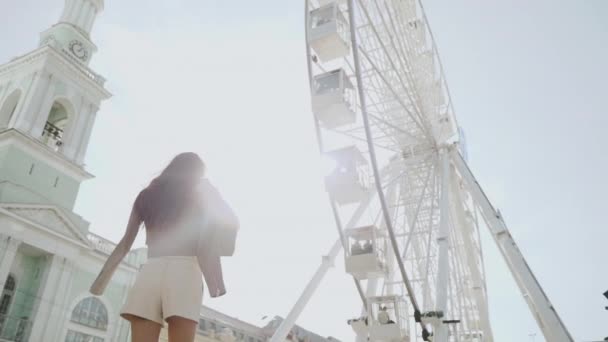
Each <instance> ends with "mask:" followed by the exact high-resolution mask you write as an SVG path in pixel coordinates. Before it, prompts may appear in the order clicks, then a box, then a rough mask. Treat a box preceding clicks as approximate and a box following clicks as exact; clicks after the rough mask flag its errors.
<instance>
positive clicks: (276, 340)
mask: <svg viewBox="0 0 608 342" xmlns="http://www.w3.org/2000/svg"><path fill="white" fill-rule="evenodd" d="M374 196H375V193H374V192H373V191H371V192H369V193H368V195H367V198H365V199H364V200H363V201H362V202H361V203H360V204H359V206H358V207H357V210H355V213H354V214H353V215H352V217H351V218H350V220H349V221H348V223H347V224H346V228H351V227H352V226H353V225H355V224H356V223H357V222H358V221H359V219H360V218H361V215H363V213H364V212H365V210H366V209H367V207H368V206H369V204H370V202H371V201H372V199H373V198H374ZM340 250H342V239H341V238H338V241H336V242H335V243H334V245H333V246H332V247H331V249H330V251H329V253H328V254H327V255H326V256H323V261H322V262H321V266H319V269H317V272H315V274H314V275H313V277H312V279H311V280H310V281H309V282H308V284H307V285H306V288H304V291H303V292H302V294H301V295H300V298H298V300H297V301H296V304H295V305H294V306H293V308H292V309H291V311H290V312H289V314H288V315H287V317H285V319H284V320H283V322H281V324H280V325H279V327H278V328H277V330H276V331H275V332H274V334H273V335H272V337H271V338H270V340H269V342H285V338H287V335H288V334H289V332H290V331H291V328H293V326H294V325H295V324H296V321H297V320H298V317H300V314H301V313H302V311H303V310H304V308H305V307H306V305H307V304H308V302H309V301H310V299H311V298H312V296H313V295H314V293H315V291H316V290H317V288H318V287H319V285H321V281H322V280H323V278H324V277H325V274H327V271H328V270H329V269H330V268H331V267H333V266H334V263H335V260H336V257H337V256H338V253H340Z"/></svg>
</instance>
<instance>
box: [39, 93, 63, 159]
mask: <svg viewBox="0 0 608 342" xmlns="http://www.w3.org/2000/svg"><path fill="white" fill-rule="evenodd" d="M69 118H70V117H69V115H68V111H67V109H66V108H65V106H64V105H63V104H61V103H60V102H58V101H56V102H55V103H53V106H52V107H51V111H50V112H49V116H48V119H47V120H46V124H45V125H44V130H43V131H42V137H43V141H44V142H45V143H46V144H47V145H48V146H50V147H51V148H53V149H54V150H58V149H59V148H60V147H61V145H63V135H64V132H65V129H66V127H67V124H68V120H69Z"/></svg>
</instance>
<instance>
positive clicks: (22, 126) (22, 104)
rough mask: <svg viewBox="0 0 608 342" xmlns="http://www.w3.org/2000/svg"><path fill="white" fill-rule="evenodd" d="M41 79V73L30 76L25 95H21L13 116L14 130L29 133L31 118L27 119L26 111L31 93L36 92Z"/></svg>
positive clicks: (30, 99) (27, 113)
mask: <svg viewBox="0 0 608 342" xmlns="http://www.w3.org/2000/svg"><path fill="white" fill-rule="evenodd" d="M41 79H42V73H41V72H40V71H37V72H34V73H33V74H32V80H31V81H30V85H29V86H28V87H27V89H26V90H25V94H23V97H22V98H21V100H19V104H18V105H17V108H16V109H15V113H14V114H13V115H14V116H15V118H16V121H15V128H17V129H19V130H21V131H22V132H25V133H27V132H28V131H29V128H30V125H31V118H30V117H29V112H28V111H27V110H26V109H27V107H29V106H30V102H31V101H32V93H35V92H36V89H37V88H38V84H39V83H40V80H41Z"/></svg>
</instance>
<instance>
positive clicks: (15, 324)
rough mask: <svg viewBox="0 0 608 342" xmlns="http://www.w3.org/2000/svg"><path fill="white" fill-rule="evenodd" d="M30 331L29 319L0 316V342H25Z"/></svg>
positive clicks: (30, 322) (30, 323)
mask: <svg viewBox="0 0 608 342" xmlns="http://www.w3.org/2000/svg"><path fill="white" fill-rule="evenodd" d="M31 330H32V321H30V320H29V317H14V316H8V315H0V341H11V342H25V341H27V340H28V338H29V335H30V332H31Z"/></svg>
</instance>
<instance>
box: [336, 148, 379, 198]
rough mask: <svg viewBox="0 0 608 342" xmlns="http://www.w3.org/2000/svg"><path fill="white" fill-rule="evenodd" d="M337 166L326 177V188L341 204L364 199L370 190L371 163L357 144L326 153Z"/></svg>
mask: <svg viewBox="0 0 608 342" xmlns="http://www.w3.org/2000/svg"><path fill="white" fill-rule="evenodd" d="M325 155H326V156H327V157H329V158H330V159H332V160H333V161H334V162H335V167H334V169H333V170H332V171H331V173H330V174H329V175H327V176H326V177H325V189H326V190H327V191H328V192H329V194H330V196H331V198H332V199H334V200H335V201H336V202H338V203H340V204H350V203H356V202H360V201H362V200H363V199H364V198H365V196H366V194H367V192H368V191H369V187H370V184H369V164H368V162H367V160H366V159H365V158H364V157H363V154H362V153H361V152H360V151H359V149H358V148H357V147H356V146H350V147H344V148H341V149H338V150H334V151H331V152H327V153H325Z"/></svg>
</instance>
